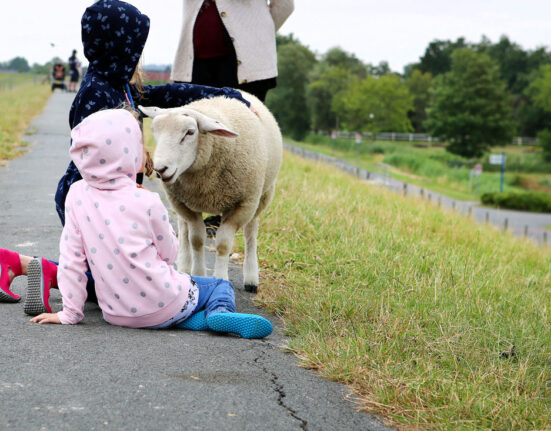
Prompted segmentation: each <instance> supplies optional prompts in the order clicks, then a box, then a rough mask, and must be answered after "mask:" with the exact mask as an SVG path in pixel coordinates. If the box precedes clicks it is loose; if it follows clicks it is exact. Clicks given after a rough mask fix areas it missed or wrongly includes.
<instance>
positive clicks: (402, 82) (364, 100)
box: [267, 34, 551, 157]
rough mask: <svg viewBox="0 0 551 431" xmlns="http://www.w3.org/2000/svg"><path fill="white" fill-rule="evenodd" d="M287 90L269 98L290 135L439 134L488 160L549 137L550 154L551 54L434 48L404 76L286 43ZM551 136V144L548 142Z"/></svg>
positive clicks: (281, 84)
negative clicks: (492, 152)
mask: <svg viewBox="0 0 551 431" xmlns="http://www.w3.org/2000/svg"><path fill="white" fill-rule="evenodd" d="M277 45H278V64H279V76H278V86H277V87H276V88H275V89H274V90H271V91H270V93H268V97H267V105H268V106H269V107H270V109H272V111H273V112H274V114H275V115H276V118H277V119H278V121H279V123H280V125H281V127H282V130H283V131H284V133H286V134H288V135H290V136H291V137H293V138H296V139H302V138H304V136H305V135H306V134H307V133H309V132H311V131H313V132H319V131H330V130H335V129H339V130H348V131H357V132H371V133H374V134H376V133H379V132H418V133H430V134H432V135H433V136H438V137H439V138H440V139H441V140H445V141H447V142H448V150H449V151H451V152H453V153H455V154H459V155H462V156H465V157H479V156H480V155H482V154H483V153H484V152H485V151H486V150H488V149H489V148H490V147H492V146H495V145H501V144H507V143H509V142H510V139H511V138H512V137H513V136H528V137H536V136H538V137H539V138H540V142H541V143H542V145H543V146H544V147H545V145H546V142H549V144H548V145H549V153H550V154H551V131H549V130H551V53H550V52H548V51H547V50H546V49H545V48H543V47H542V48H538V49H535V50H525V49H523V48H522V47H521V46H520V45H518V44H516V43H514V42H512V41H511V40H509V38H508V37H507V36H502V37H501V38H500V40H499V41H498V42H496V43H492V42H491V41H490V40H489V39H487V38H486V37H483V38H482V40H481V41H480V42H478V43H470V42H467V41H466V40H465V39H464V38H458V39H457V40H456V41H450V40H435V41H433V42H431V43H430V44H429V45H428V46H427V48H426V49H425V52H424V54H423V55H422V56H421V57H420V59H419V61H418V62H416V63H412V64H408V65H407V66H406V67H405V68H404V71H403V73H396V72H393V71H391V70H390V68H389V66H388V63H387V62H385V61H382V62H380V63H379V64H378V65H372V64H366V63H364V62H362V61H361V60H359V59H358V58H357V57H356V56H355V55H354V54H353V53H349V52H346V51H344V50H342V49H341V48H339V47H335V48H332V49H330V50H328V51H327V52H326V53H324V54H322V55H321V56H318V55H316V54H315V53H314V52H312V51H311V50H310V49H309V48H308V47H307V46H305V45H303V44H301V43H300V41H299V40H297V39H296V38H295V37H294V36H293V35H292V34H291V35H289V36H278V38H277ZM546 138H547V140H546Z"/></svg>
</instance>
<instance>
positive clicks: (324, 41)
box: [0, 0, 551, 72]
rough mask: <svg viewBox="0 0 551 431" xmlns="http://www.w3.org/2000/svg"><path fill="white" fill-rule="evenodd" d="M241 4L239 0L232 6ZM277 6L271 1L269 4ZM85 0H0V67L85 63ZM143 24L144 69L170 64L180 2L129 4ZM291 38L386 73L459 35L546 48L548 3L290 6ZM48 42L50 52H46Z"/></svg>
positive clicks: (472, 0)
mask: <svg viewBox="0 0 551 431" xmlns="http://www.w3.org/2000/svg"><path fill="white" fill-rule="evenodd" d="M233 1H247V0H233ZM273 1H277V0H273ZM91 3H92V1H91V0H55V1H37V0H15V1H14V0H9V1H8V0H0V7H1V8H0V61H8V60H11V59H12V58H13V57H16V56H22V57H25V58H26V59H27V60H28V61H29V63H30V64H33V63H35V62H36V63H41V64H42V63H45V62H47V61H49V60H51V59H52V58H53V57H54V56H59V57H61V58H63V59H66V58H67V57H69V55H70V54H71V50H72V49H77V50H78V55H79V57H80V58H81V60H82V61H83V63H84V64H85V63H86V62H85V61H84V57H83V55H82V44H81V41H80V18H81V16H82V13H83V12H84V9H85V8H86V7H87V6H88V5H89V4H91ZM130 3H132V4H134V5H135V6H136V7H138V9H140V10H141V11H142V12H144V13H146V14H147V15H149V17H150V18H151V31H150V33H149V39H148V41H147V44H146V48H145V51H144V56H145V63H146V64H171V63H172V61H173V57H174V52H175V50H176V45H177V43H178V36H179V32H180V27H181V22H182V1H181V0H131V1H130ZM280 33H281V34H289V33H293V34H294V35H295V37H296V38H298V39H299V40H300V41H301V42H302V43H303V44H305V45H307V46H309V47H310V49H312V50H313V51H315V52H316V53H318V54H323V53H324V52H326V51H327V50H328V49H329V48H331V47H333V46H340V47H341V48H343V49H345V50H346V51H348V52H351V53H354V54H355V55H356V56H357V57H358V58H360V59H361V60H363V61H364V62H366V63H373V64H377V63H379V62H380V61H382V60H386V61H388V62H389V64H390V67H391V69H392V70H394V71H397V72H402V71H403V67H404V66H405V65H406V64H408V63H412V62H416V61H418V59H419V57H420V56H422V55H423V52H424V50H425V48H426V46H427V45H428V43H429V42H430V41H432V40H434V39H453V40H455V39H456V38H457V37H460V36H465V37H466V39H467V40H468V41H470V42H479V41H480V38H481V37H482V35H486V36H487V37H489V38H490V40H491V41H492V42H496V41H497V40H499V37H500V36H501V35H503V34H506V35H508V36H509V38H510V39H511V40H513V41H515V42H517V43H519V44H520V45H521V46H522V47H523V48H524V49H535V48H538V47H541V46H545V47H546V48H547V49H549V46H550V45H551V1H549V0H499V1H498V0H416V1H407V0H383V1H380V0H379V1H373V0H295V12H294V13H293V15H291V17H290V18H289V19H288V21H287V22H286V23H285V24H284V25H283V27H282V28H281V30H280ZM52 44H53V45H54V46H52Z"/></svg>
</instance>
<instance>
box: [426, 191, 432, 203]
mask: <svg viewBox="0 0 551 431" xmlns="http://www.w3.org/2000/svg"><path fill="white" fill-rule="evenodd" d="M431 198H432V195H431V194H430V193H429V194H428V195H427V199H428V200H429V202H430V200H431Z"/></svg>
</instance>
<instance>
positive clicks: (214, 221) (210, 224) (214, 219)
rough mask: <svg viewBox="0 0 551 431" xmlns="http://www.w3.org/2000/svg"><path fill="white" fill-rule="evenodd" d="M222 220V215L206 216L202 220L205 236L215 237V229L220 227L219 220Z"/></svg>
mask: <svg viewBox="0 0 551 431" xmlns="http://www.w3.org/2000/svg"><path fill="white" fill-rule="evenodd" d="M221 221H222V216H220V215H213V216H209V217H207V218H206V219H205V220H203V222H204V223H205V226H206V228H207V236H208V237H209V238H214V237H216V230H217V229H218V228H219V227H220V222H221Z"/></svg>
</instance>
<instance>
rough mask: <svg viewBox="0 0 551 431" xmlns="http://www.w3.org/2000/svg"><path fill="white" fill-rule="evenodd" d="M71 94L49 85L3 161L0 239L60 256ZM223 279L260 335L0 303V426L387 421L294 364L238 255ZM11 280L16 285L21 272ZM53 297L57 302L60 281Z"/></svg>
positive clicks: (340, 425) (21, 288) (328, 426)
mask: <svg viewBox="0 0 551 431" xmlns="http://www.w3.org/2000/svg"><path fill="white" fill-rule="evenodd" d="M73 96H74V95H73V94H71V93H63V92H56V93H54V94H53V96H52V97H51V98H50V100H49V102H48V104H47V106H46V108H45V110H44V112H43V113H42V114H41V115H40V116H39V117H37V118H36V119H35V120H34V121H33V123H32V125H31V127H30V131H31V132H33V134H32V135H28V136H27V137H26V138H25V139H26V140H28V141H30V142H32V144H31V145H30V146H29V148H28V152H27V153H26V154H25V155H24V156H23V157H21V158H19V159H16V160H13V161H10V162H9V163H8V164H7V165H6V166H2V167H0V190H1V193H0V208H1V213H0V214H1V217H0V247H3V248H10V249H16V250H17V251H19V252H22V253H25V254H29V255H36V256H45V257H47V258H50V259H57V257H58V254H59V253H58V240H59V235H60V233H61V226H60V223H59V219H58V217H57V214H56V212H55V205H54V192H55V189H56V185H57V181H58V179H59V178H60V177H61V175H62V174H63V173H64V172H65V168H66V166H67V164H68V161H69V155H68V144H69V127H68V121H67V118H68V112H69V106H70V104H71V102H72V99H73ZM147 186H148V187H151V188H158V187H159V186H158V184H156V183H150V184H148V185H147ZM159 190H160V189H159ZM260 247H262V244H260ZM207 254H208V266H209V268H212V266H213V258H214V256H213V253H211V252H208V253H207ZM230 279H231V281H232V282H233V283H234V285H235V287H236V301H237V310H238V311H240V312H249V313H250V312H252V313H258V314H261V315H263V316H265V317H266V318H268V319H270V321H272V323H273V324H274V326H275V330H274V333H273V334H271V335H270V336H269V337H267V338H266V339H264V340H243V339H241V338H238V337H234V336H225V335H217V334H212V333H209V332H194V331H185V330H164V331H153V330H143V329H128V328H121V327H116V326H111V325H109V324H107V323H106V322H105V321H103V320H102V318H101V312H100V310H99V308H98V307H97V306H96V305H93V304H87V306H86V308H85V319H84V321H83V322H82V323H80V324H78V325H76V326H65V325H37V324H32V323H29V321H28V316H26V315H25V314H24V313H23V306H22V304H21V303H19V304H5V303H0V313H1V315H2V322H1V323H2V329H1V330H0V362H1V364H2V366H1V367H0V401H1V406H2V414H1V415H0V429H1V430H217V431H219V430H331V431H333V430H387V429H389V428H387V427H385V426H383V425H381V423H380V422H379V421H378V420H377V419H376V418H375V417H373V416H371V415H368V414H366V413H362V412H359V411H358V410H357V409H356V404H355V403H354V400H353V397H351V396H350V392H349V390H348V389H347V388H346V387H345V386H343V385H340V384H337V383H333V382H329V381H327V380H324V379H322V378H321V377H319V376H318V375H316V374H315V373H314V372H311V371H309V370H305V369H303V368H300V367H299V366H298V361H297V359H296V358H295V357H294V356H293V355H292V354H289V353H286V352H285V349H284V346H285V345H286V344H287V343H288V340H287V339H286V337H285V336H284V334H283V331H282V326H281V322H280V321H279V319H278V318H277V317H275V316H273V315H268V314H266V313H265V312H264V311H263V310H261V309H258V308H255V307H254V305H253V303H252V295H251V294H249V293H247V292H245V291H244V290H243V284H242V273H241V267H240V266H239V265H238V264H233V265H232V266H231V268H230ZM13 286H14V289H13V290H14V291H15V292H16V293H18V294H20V295H23V296H24V295H25V289H26V277H24V276H22V277H18V278H16V280H15V281H14V283H13ZM51 305H52V308H53V309H54V311H58V310H60V309H61V298H60V296H59V293H58V291H57V290H53V291H52V300H51Z"/></svg>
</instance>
